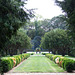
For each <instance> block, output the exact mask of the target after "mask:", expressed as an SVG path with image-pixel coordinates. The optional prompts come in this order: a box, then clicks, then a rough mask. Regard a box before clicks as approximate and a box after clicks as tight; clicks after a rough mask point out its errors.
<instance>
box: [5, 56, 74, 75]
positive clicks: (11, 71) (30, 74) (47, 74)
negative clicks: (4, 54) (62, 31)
mask: <svg viewBox="0 0 75 75" xmlns="http://www.w3.org/2000/svg"><path fill="white" fill-rule="evenodd" d="M33 56H44V55H33ZM25 61H26V60H25ZM23 62H24V61H23ZM23 62H22V63H20V64H19V65H18V66H20V65H21V64H23ZM18 66H17V67H18ZM15 68H16V67H15ZM15 68H13V69H12V70H10V71H9V72H7V73H4V75H75V73H67V72H64V73H13V70H14V69H15Z"/></svg>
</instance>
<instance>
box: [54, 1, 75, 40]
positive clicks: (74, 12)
mask: <svg viewBox="0 0 75 75" xmlns="http://www.w3.org/2000/svg"><path fill="white" fill-rule="evenodd" d="M55 2H56V4H57V5H58V6H60V7H61V8H62V10H63V11H64V12H65V13H66V16H67V22H68V29H69V33H70V34H71V35H72V37H73V40H74V41H75V0H62V1H60V0H55Z"/></svg>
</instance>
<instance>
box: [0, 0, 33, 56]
mask: <svg viewBox="0 0 75 75" xmlns="http://www.w3.org/2000/svg"><path fill="white" fill-rule="evenodd" d="M25 2H26V0H25ZM24 4H25V3H24V2H23V1H21V0H0V55H1V54H3V53H4V50H3V47H4V45H5V43H6V42H7V41H8V40H9V39H11V36H12V35H14V34H16V32H17V30H18V29H19V28H20V27H21V26H23V25H24V24H25V23H26V21H27V20H28V19H30V17H31V16H32V15H31V14H32V13H31V10H27V9H26V8H24V7H23V6H24Z"/></svg>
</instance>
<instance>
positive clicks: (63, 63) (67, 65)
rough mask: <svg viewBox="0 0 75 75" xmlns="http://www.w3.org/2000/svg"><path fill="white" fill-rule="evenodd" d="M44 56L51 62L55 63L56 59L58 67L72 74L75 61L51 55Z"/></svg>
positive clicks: (74, 68)
mask: <svg viewBox="0 0 75 75" xmlns="http://www.w3.org/2000/svg"><path fill="white" fill-rule="evenodd" d="M45 56H46V57H48V58H49V59H50V60H53V61H54V62H55V63H56V59H57V58H58V59H59V60H57V61H58V65H59V66H60V67H62V68H63V69H64V70H66V71H67V72H72V71H73V70H75V60H72V59H69V58H66V57H62V56H60V55H53V54H46V55H45Z"/></svg>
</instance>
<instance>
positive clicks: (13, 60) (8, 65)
mask: <svg viewBox="0 0 75 75" xmlns="http://www.w3.org/2000/svg"><path fill="white" fill-rule="evenodd" d="M29 56H30V54H27V53H26V54H20V55H14V56H12V57H2V58H1V64H2V65H1V67H2V71H1V72H3V73H4V72H7V71H9V70H11V69H12V68H13V67H15V66H17V65H18V64H19V63H20V62H22V61H23V60H25V59H27V58H28V57H29Z"/></svg>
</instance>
